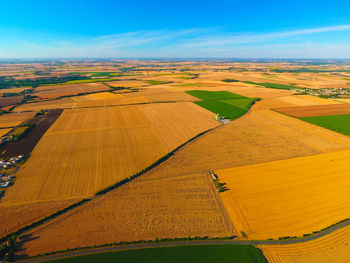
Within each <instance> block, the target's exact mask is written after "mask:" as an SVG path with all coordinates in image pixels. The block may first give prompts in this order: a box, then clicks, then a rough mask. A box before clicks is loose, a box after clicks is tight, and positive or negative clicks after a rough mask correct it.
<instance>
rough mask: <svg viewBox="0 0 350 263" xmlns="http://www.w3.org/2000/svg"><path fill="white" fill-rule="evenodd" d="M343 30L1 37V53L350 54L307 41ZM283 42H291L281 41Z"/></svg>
mask: <svg viewBox="0 0 350 263" xmlns="http://www.w3.org/2000/svg"><path fill="white" fill-rule="evenodd" d="M345 30H350V25H339V26H329V27H318V28H308V29H301V30H291V31H282V32H271V33H259V34H252V33H232V32H225V31H224V30H223V29H222V28H192V29H184V30H169V29H164V30H158V31H154V30H153V31H152V30H151V31H136V32H126V33H120V34H112V35H105V36H99V37H94V38H93V37H92V38H85V39H73V40H67V39H62V38H57V39H56V38H53V37H51V38H49V39H47V37H45V38H44V37H42V38H40V39H37V41H33V40H31V39H20V40H19V41H17V44H16V45H10V44H7V43H9V42H8V41H0V57H7V58H9V57H47V58H50V57H288V56H289V57H323V56H326V55H327V56H335V57H350V52H349V50H350V46H348V45H342V46H340V45H339V44H337V43H333V44H328V45H325V44H324V43H318V42H316V41H315V42H312V41H311V40H309V39H312V37H311V36H309V35H313V34H321V33H326V32H336V31H345ZM0 33H1V32H0ZM297 36H308V37H307V38H306V40H305V39H304V40H301V41H300V40H299V43H293V41H292V40H290V39H291V38H292V37H297ZM3 37H6V36H3ZM42 39H46V40H45V41H43V40H42ZM279 40H284V43H285V42H288V41H290V42H288V43H287V44H279V45H277V43H278V41H279ZM340 52H342V53H340ZM308 54H309V56H308ZM342 54H343V56H342Z"/></svg>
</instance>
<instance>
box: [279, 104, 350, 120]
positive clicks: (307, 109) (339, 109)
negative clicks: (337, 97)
mask: <svg viewBox="0 0 350 263" xmlns="http://www.w3.org/2000/svg"><path fill="white" fill-rule="evenodd" d="M274 110H276V111H279V112H281V113H284V114H287V115H290V116H293V117H297V118H300V117H315V116H330V115H340V114H350V105H349V104H336V105H316V106H304V107H284V108H275V109H274Z"/></svg>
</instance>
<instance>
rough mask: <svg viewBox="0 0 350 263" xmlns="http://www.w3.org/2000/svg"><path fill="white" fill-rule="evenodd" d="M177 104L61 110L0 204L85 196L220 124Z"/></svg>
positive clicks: (197, 109)
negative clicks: (60, 113)
mask: <svg viewBox="0 0 350 263" xmlns="http://www.w3.org/2000/svg"><path fill="white" fill-rule="evenodd" d="M180 104H181V105H175V103H169V104H165V103H164V104H152V105H139V106H122V107H101V108H84V109H74V110H65V111H64V112H63V113H62V115H61V116H60V117H59V119H58V120H57V121H56V122H55V123H54V124H53V125H52V126H51V127H50V128H49V130H48V131H47V132H46V134H45V135H44V136H43V137H42V139H41V140H40V141H39V143H38V145H37V146H36V148H35V149H34V151H33V152H32V154H31V157H30V158H29V160H28V161H27V162H26V163H25V164H24V166H23V167H21V168H20V170H19V171H18V173H17V176H16V177H17V180H16V184H14V185H13V186H12V187H11V188H9V189H8V190H7V191H6V194H5V195H4V196H3V198H2V199H1V203H3V204H10V203H11V204H21V203H26V202H35V201H39V200H41V201H43V200H64V199H69V198H80V197H84V196H90V195H92V194H94V193H95V192H96V191H98V190H100V189H102V188H104V187H107V186H109V185H111V184H113V183H116V182H118V181H120V180H121V179H123V178H126V177H128V176H131V175H133V174H135V173H136V172H139V171H140V170H142V169H143V168H145V167H147V166H149V165H151V164H152V163H153V162H155V161H156V160H157V159H159V158H160V157H162V156H164V155H165V154H166V153H168V152H169V151H171V149H172V148H173V147H175V146H177V145H179V144H182V143H183V142H185V141H186V140H188V139H190V138H191V137H193V136H195V135H197V134H198V133H200V132H202V131H204V130H207V129H209V128H213V127H216V126H218V125H219V123H218V122H216V121H215V120H213V118H212V117H213V114H212V113H210V112H208V111H206V110H203V109H202V108H200V107H199V106H196V105H194V104H192V103H180ZM143 107H146V108H145V109H143ZM179 111H180V112H182V111H185V112H186V113H187V114H186V115H185V114H181V115H179V114H178V112H179ZM146 114H149V116H146ZM163 118H164V119H163ZM162 125H164V127H163V126H162Z"/></svg>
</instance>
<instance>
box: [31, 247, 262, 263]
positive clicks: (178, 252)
mask: <svg viewBox="0 0 350 263" xmlns="http://www.w3.org/2000/svg"><path fill="white" fill-rule="evenodd" d="M161 246H163V247H157V246H153V247H150V246H149V247H148V248H145V247H144V248H137V249H136V248H127V247H124V248H121V249H122V250H120V251H113V252H103V251H101V252H100V253H96V254H91V252H90V254H88V255H79V253H78V252H77V253H76V254H77V255H78V256H75V257H65V258H62V259H57V260H53V261H46V260H45V259H44V260H45V262H57V263H59V262H68V263H75V262H97V261H98V262H112V261H113V262H134V263H137V262H140V263H141V262H142V263H143V262H154V263H157V262H169V263H172V262H174V263H175V262H184V263H186V262H201V263H206V262H208V263H209V262H221V263H225V262H237V263H238V262H246V263H266V262H267V261H266V259H265V257H264V255H263V253H262V252H261V250H260V249H258V248H256V247H253V246H250V245H180V246H177V245H175V246H174V245H173V244H167V245H165V246H164V244H163V245H161ZM112 250H113V248H112ZM87 253H89V252H88V251H87ZM71 255H72V256H74V253H71ZM27 262H28V261H27ZM29 262H30V261H29Z"/></svg>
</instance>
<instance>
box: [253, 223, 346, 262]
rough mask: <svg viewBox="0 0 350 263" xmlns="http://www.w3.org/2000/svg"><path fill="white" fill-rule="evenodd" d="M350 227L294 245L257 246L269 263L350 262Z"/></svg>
mask: <svg viewBox="0 0 350 263" xmlns="http://www.w3.org/2000/svg"><path fill="white" fill-rule="evenodd" d="M349 243H350V227H346V228H342V229H340V230H337V231H335V232H333V233H331V234H328V235H326V236H324V237H321V238H318V239H316V240H313V241H309V242H303V243H300V244H295V245H273V246H259V248H260V249H261V250H262V251H263V253H264V255H265V257H266V258H267V259H268V261H269V262H270V263H329V262H332V263H343V262H349V261H350V248H349Z"/></svg>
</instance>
